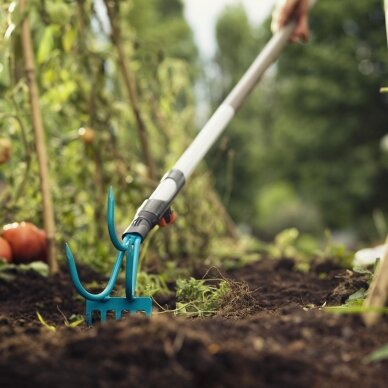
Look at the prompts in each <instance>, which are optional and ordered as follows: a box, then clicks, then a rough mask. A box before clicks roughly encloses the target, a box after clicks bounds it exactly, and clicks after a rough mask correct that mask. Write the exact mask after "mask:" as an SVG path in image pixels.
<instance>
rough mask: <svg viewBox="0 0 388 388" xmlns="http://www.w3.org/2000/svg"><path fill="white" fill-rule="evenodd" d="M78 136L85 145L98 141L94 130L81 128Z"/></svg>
mask: <svg viewBox="0 0 388 388" xmlns="http://www.w3.org/2000/svg"><path fill="white" fill-rule="evenodd" d="M78 136H79V137H80V139H81V140H82V141H83V142H84V143H85V144H92V143H93V142H94V140H95V139H96V132H95V131H94V129H92V128H88V127H86V128H84V127H82V128H80V129H79V130H78Z"/></svg>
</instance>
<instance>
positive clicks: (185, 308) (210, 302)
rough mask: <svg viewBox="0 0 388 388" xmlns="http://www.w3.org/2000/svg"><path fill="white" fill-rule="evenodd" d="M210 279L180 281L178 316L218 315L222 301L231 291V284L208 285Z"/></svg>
mask: <svg viewBox="0 0 388 388" xmlns="http://www.w3.org/2000/svg"><path fill="white" fill-rule="evenodd" d="M209 281H212V282H214V280H209V279H194V278H190V279H178V280H177V292H176V295H177V299H178V301H177V304H176V310H175V314H176V315H185V316H198V317H204V316H210V315H214V314H216V313H217V311H218V309H219V307H220V304H221V302H222V300H223V299H224V297H225V295H226V294H228V293H229V291H230V284H229V282H227V281H225V280H221V281H220V282H219V284H218V287H217V286H215V285H212V284H207V283H208V282H209Z"/></svg>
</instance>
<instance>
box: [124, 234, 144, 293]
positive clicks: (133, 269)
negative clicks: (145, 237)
mask: <svg viewBox="0 0 388 388" xmlns="http://www.w3.org/2000/svg"><path fill="white" fill-rule="evenodd" d="M140 244H141V237H140V236H136V237H134V236H132V238H131V249H130V250H129V251H128V252H127V261H126V270H125V279H126V281H125V294H126V296H127V299H129V300H131V299H133V298H134V296H135V291H136V279H137V267H138V262H139V252H140Z"/></svg>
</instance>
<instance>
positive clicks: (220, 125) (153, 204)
mask: <svg viewBox="0 0 388 388" xmlns="http://www.w3.org/2000/svg"><path fill="white" fill-rule="evenodd" d="M315 2H316V0H312V1H311V2H310V6H313V5H314V3H315ZM295 24H296V23H295V21H291V22H290V23H289V24H288V25H287V26H285V27H284V28H283V29H281V30H280V31H278V32H277V33H276V34H275V35H274V36H273V37H272V38H271V40H270V41H269V42H268V43H267V44H266V46H265V47H264V49H263V50H262V51H261V53H260V54H259V55H258V56H257V57H256V59H255V60H254V62H253V63H252V65H251V66H250V67H249V68H248V70H247V71H246V72H245V74H244V75H243V77H242V78H241V80H240V81H239V82H238V83H237V85H236V86H235V87H234V88H233V89H232V91H231V92H230V93H229V95H228V96H227V97H226V99H225V100H224V101H223V102H222V104H221V105H220V106H219V107H218V108H217V110H216V111H215V112H214V113H213V115H212V116H211V117H210V119H209V121H208V122H207V123H206V124H205V126H204V127H203V128H202V130H201V131H200V132H199V133H198V135H197V136H196V138H195V139H194V140H193V142H192V143H191V144H190V146H189V147H188V148H187V149H186V151H185V152H184V153H183V154H182V156H181V157H180V158H179V159H178V161H177V162H176V164H175V165H174V167H173V168H172V169H171V170H170V171H169V172H167V173H166V175H165V176H164V177H163V178H162V180H161V182H160V183H159V185H158V187H157V188H156V189H155V191H154V192H153V193H152V195H151V196H150V198H149V199H148V200H146V201H144V203H143V205H142V206H141V207H140V208H139V209H138V211H137V213H136V216H135V218H134V220H133V221H132V223H131V225H130V226H129V227H128V228H127V229H126V231H125V232H124V235H126V234H128V233H136V234H139V235H140V236H142V238H143V239H144V238H145V237H146V235H147V233H148V232H149V230H150V229H152V228H153V227H154V226H155V225H156V224H157V223H158V221H159V220H160V219H161V218H162V217H163V215H164V214H165V212H166V211H167V210H168V208H169V206H170V204H171V202H172V201H173V199H174V198H175V196H176V195H177V194H178V193H179V191H180V190H181V189H182V187H183V186H184V184H185V182H186V181H187V179H188V178H189V177H190V175H191V174H192V172H193V171H194V169H195V168H196V167H197V165H198V164H199V162H200V161H201V160H202V159H203V158H204V156H205V155H206V153H207V152H208V151H209V149H210V148H211V147H212V146H213V144H214V143H215V142H216V140H217V139H218V138H219V136H220V135H221V133H222V132H223V131H224V129H225V128H226V126H227V124H228V123H229V122H230V121H231V120H232V118H233V117H234V115H235V113H236V111H237V110H238V109H239V108H240V106H241V105H242V103H243V102H244V100H245V99H246V97H247V96H248V95H249V93H250V92H251V91H252V89H253V88H254V87H255V86H256V84H257V83H258V82H259V80H260V79H261V77H262V76H263V74H264V73H265V72H266V70H267V69H268V68H269V67H270V66H271V65H272V63H273V62H274V61H275V60H276V59H277V58H278V57H279V54H280V52H281V51H282V49H283V48H284V47H285V46H286V44H287V42H288V41H289V39H290V37H291V34H292V32H293V31H294V29H295Z"/></svg>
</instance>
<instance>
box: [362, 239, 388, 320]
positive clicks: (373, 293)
mask: <svg viewBox="0 0 388 388" xmlns="http://www.w3.org/2000/svg"><path fill="white" fill-rule="evenodd" d="M387 296H388V236H387V239H386V241H385V247H384V254H383V257H382V258H381V261H380V263H379V264H378V266H377V268H376V270H375V274H374V276H373V280H372V283H371V285H370V287H369V291H368V296H367V298H366V299H365V302H364V307H365V308H367V309H376V310H378V309H381V308H382V307H384V306H385V303H386V301H387ZM380 317H381V313H380V312H379V311H370V312H365V313H363V314H362V319H363V321H364V323H365V325H367V326H368V327H370V326H373V325H374V324H376V323H377V322H378V321H379V319H380Z"/></svg>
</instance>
